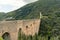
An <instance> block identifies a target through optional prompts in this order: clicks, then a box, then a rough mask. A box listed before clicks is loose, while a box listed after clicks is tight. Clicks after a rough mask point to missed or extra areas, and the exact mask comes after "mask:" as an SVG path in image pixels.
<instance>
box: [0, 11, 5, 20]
mask: <svg viewBox="0 0 60 40" xmlns="http://www.w3.org/2000/svg"><path fill="white" fill-rule="evenodd" d="M5 17H6V14H5V13H4V12H0V21H2V20H4V19H5Z"/></svg>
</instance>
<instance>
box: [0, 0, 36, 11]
mask: <svg viewBox="0 0 60 40" xmlns="http://www.w3.org/2000/svg"><path fill="white" fill-rule="evenodd" d="M34 1H37V0H0V12H9V11H13V10H16V9H18V8H20V7H22V6H24V5H26V4H27V3H30V2H34Z"/></svg>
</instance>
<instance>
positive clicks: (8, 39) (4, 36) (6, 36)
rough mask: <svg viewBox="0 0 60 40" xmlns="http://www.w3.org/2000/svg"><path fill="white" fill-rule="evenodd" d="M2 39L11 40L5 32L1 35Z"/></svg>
mask: <svg viewBox="0 0 60 40" xmlns="http://www.w3.org/2000/svg"><path fill="white" fill-rule="evenodd" d="M2 38H3V40H11V38H10V34H9V33H8V32H5V33H4V34H3V35H2Z"/></svg>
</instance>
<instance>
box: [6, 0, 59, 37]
mask: <svg viewBox="0 0 60 40" xmlns="http://www.w3.org/2000/svg"><path fill="white" fill-rule="evenodd" d="M40 12H41V13H42V16H43V18H42V19H41V20H42V21H41V25H40V31H39V34H40V33H41V34H44V35H51V34H52V35H55V36H56V35H59V34H60V32H59V31H60V0H39V1H37V2H34V3H30V4H27V5H25V6H23V7H21V8H19V9H17V10H15V11H12V12H9V13H7V14H6V18H8V17H12V18H14V19H15V20H19V19H39V17H40Z"/></svg>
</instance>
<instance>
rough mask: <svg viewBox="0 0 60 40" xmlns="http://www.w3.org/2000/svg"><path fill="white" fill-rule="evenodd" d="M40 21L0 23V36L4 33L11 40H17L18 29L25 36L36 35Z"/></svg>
mask: <svg viewBox="0 0 60 40" xmlns="http://www.w3.org/2000/svg"><path fill="white" fill-rule="evenodd" d="M39 25H40V19H28V20H15V21H0V36H2V35H3V34H4V33H5V32H8V33H9V34H10V37H11V40H17V38H18V32H19V29H21V31H22V32H23V33H24V34H25V35H32V36H33V35H35V34H36V33H38V30H39Z"/></svg>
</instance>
